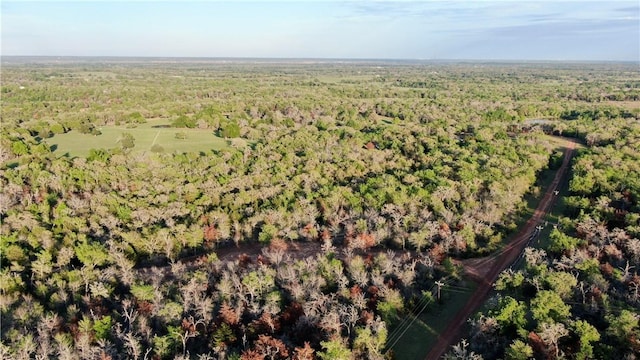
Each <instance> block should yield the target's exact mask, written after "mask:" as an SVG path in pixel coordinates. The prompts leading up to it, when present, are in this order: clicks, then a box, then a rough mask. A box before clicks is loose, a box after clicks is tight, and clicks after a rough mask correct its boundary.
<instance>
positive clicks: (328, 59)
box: [0, 55, 640, 63]
mask: <svg viewBox="0 0 640 360" xmlns="http://www.w3.org/2000/svg"><path fill="white" fill-rule="evenodd" d="M18 58H20V59H43V60H44V59H47V60H55V59H60V60H67V59H68V60H72V59H86V60H97V59H112V60H114V59H122V60H127V59H132V60H133V59H137V60H213V61H260V60H262V61H269V62H277V61H326V62H480V63H496V62H507V63H640V59H638V60H602V59H500V58H495V59H473V58H373V57H372V58H369V57H362V58H360V57H358V58H356V57H348V58H340V57H262V56H256V57H251V56H155V55H154V56H147V55H0V60H4V59H18Z"/></svg>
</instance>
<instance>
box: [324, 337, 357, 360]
mask: <svg viewBox="0 0 640 360" xmlns="http://www.w3.org/2000/svg"><path fill="white" fill-rule="evenodd" d="M320 345H321V346H322V348H323V349H324V351H320V352H318V357H319V358H320V359H324V360H351V355H352V354H351V350H349V348H348V347H347V345H346V344H345V343H344V342H343V341H342V340H341V339H333V340H329V341H323V342H321V343H320Z"/></svg>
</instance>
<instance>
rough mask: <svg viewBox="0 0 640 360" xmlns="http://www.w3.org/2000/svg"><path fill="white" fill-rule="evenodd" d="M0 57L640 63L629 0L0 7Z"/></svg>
mask: <svg viewBox="0 0 640 360" xmlns="http://www.w3.org/2000/svg"><path fill="white" fill-rule="evenodd" d="M0 10H1V12H0V21H1V23H2V36H1V47H0V48H1V51H2V55H3V56H7V55H22V56H150V57H240V58H245V57H249V58H338V59H351V58H353V59H427V60H438V59H460V60H559V61H563V60H564V61H569V60H578V61H589V60H596V61H640V2H639V1H638V0H634V1H575V0H574V1H551V0H546V1H544V0H541V1H483V0H476V1H410V0H404V1H365V0H351V1H350V0H347V1H305V0H299V1H281V2H274V1H253V2H249V1H233V2H230V1H213V0H212V1H197V2H196V1H68V2H61V1H40V2H35V1H18V0H2V1H1V2H0Z"/></svg>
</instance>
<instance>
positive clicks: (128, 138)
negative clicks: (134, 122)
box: [118, 133, 136, 151]
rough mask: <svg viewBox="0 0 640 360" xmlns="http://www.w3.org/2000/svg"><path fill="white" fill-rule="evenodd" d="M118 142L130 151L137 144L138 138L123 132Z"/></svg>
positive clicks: (125, 149) (123, 148)
mask: <svg viewBox="0 0 640 360" xmlns="http://www.w3.org/2000/svg"><path fill="white" fill-rule="evenodd" d="M118 142H119V143H120V146H122V150H124V151H129V150H130V149H132V148H133V147H135V146H136V139H135V138H134V137H133V135H131V134H130V133H122V135H121V136H120V138H119V139H118Z"/></svg>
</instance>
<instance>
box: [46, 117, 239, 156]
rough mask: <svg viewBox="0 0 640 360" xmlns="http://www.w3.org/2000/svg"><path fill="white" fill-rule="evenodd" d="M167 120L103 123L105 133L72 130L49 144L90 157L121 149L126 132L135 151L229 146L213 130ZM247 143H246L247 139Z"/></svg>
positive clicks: (62, 151)
mask: <svg viewBox="0 0 640 360" xmlns="http://www.w3.org/2000/svg"><path fill="white" fill-rule="evenodd" d="M168 125H169V121H167V120H150V121H148V122H147V123H145V124H139V125H138V126H137V127H135V128H128V127H126V126H125V125H123V126H103V127H101V128H99V130H100V131H101V132H102V135H97V136H95V135H90V134H81V133H79V132H78V131H75V130H72V131H70V132H68V133H66V134H60V135H56V136H54V137H52V138H50V139H47V143H48V144H49V145H50V146H51V148H52V149H53V150H54V153H56V154H59V155H60V156H63V155H68V156H71V157H75V156H87V155H88V154H89V149H112V148H119V147H120V144H119V143H118V139H119V138H120V137H121V136H122V133H129V134H131V135H133V137H134V138H135V147H134V148H133V149H132V151H133V152H148V151H151V147H152V146H153V145H160V146H162V148H163V149H164V150H163V152H165V153H173V152H194V151H195V152H197V151H202V152H207V151H210V150H215V149H223V148H227V147H229V144H228V142H227V140H225V139H222V138H220V137H217V136H215V135H214V133H213V131H212V130H201V129H183V128H171V127H167V126H168ZM176 133H184V134H186V138H185V139H177V138H176ZM243 143H244V142H243Z"/></svg>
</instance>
